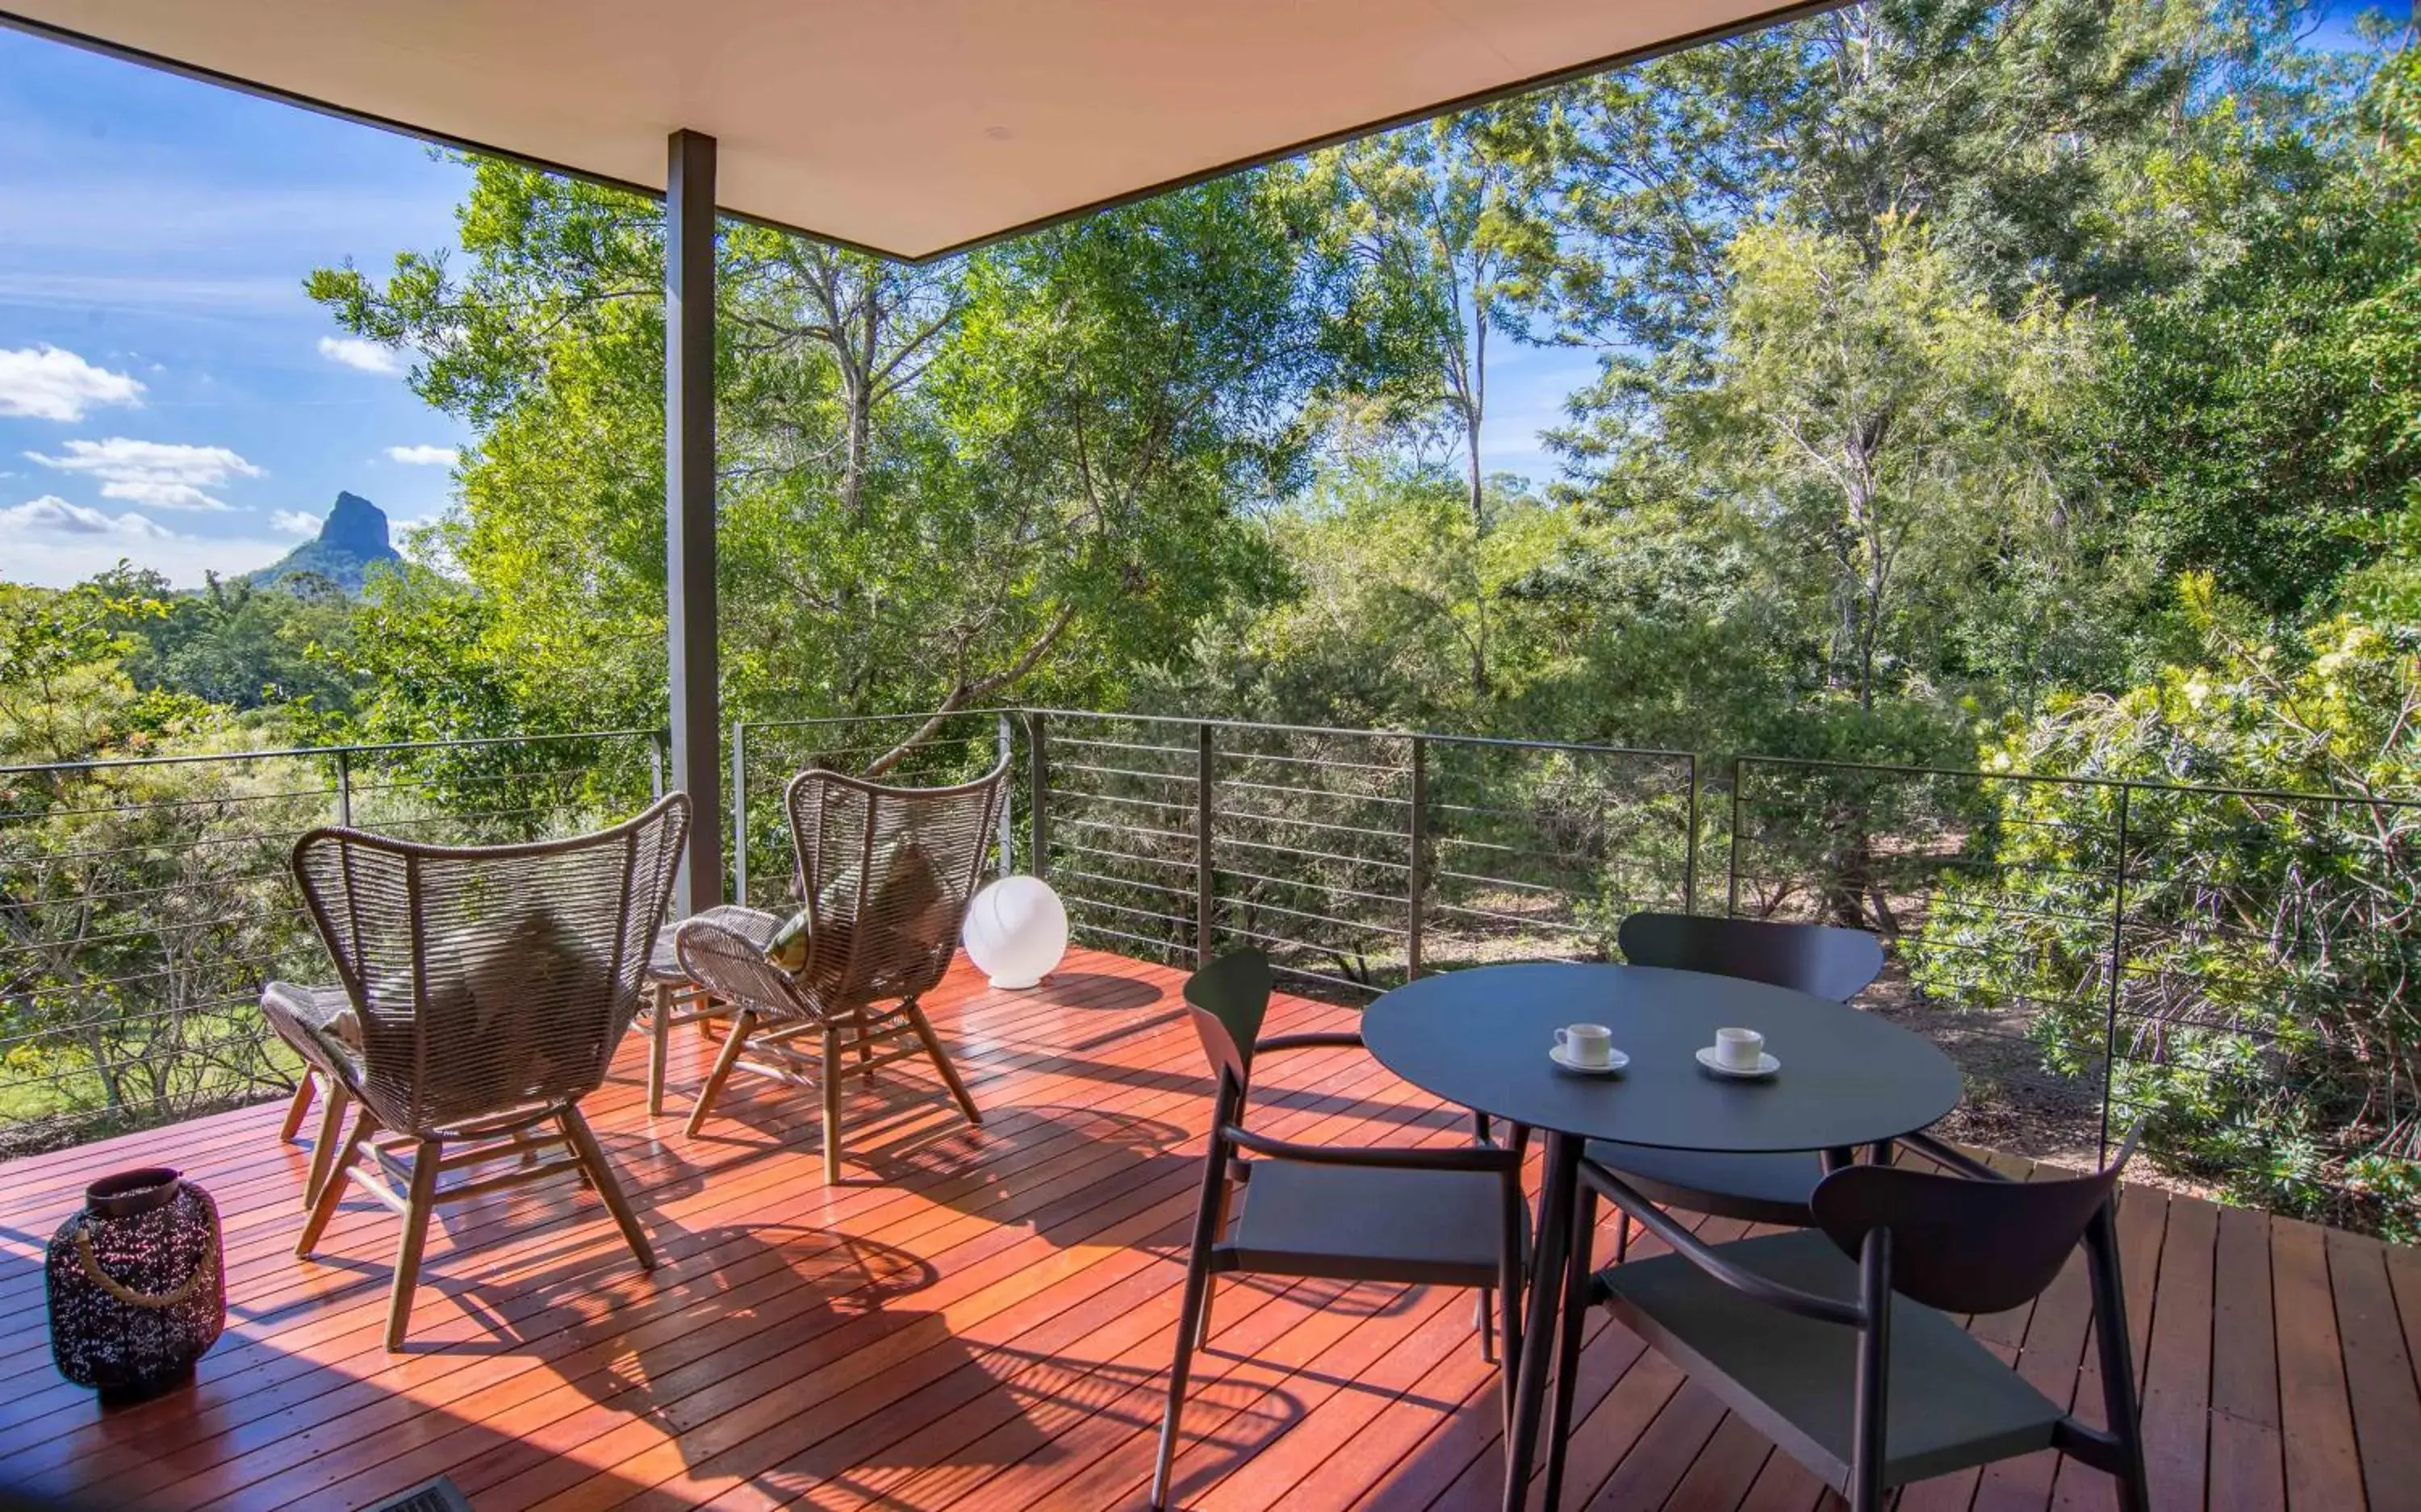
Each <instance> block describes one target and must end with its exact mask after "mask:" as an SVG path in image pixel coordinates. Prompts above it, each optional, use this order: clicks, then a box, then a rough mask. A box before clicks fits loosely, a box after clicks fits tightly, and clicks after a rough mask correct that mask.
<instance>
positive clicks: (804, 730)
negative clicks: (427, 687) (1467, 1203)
mask: <svg viewBox="0 0 2421 1512" xmlns="http://www.w3.org/2000/svg"><path fill="white" fill-rule="evenodd" d="M727 740H728V746H727V750H726V756H727V758H728V762H729V767H728V772H729V785H730V809H729V812H728V814H727V816H726V823H727V825H728V826H729V828H730V831H731V833H732V834H733V835H734V836H735V841H734V843H733V845H732V847H731V850H730V857H731V860H730V875H729V877H728V879H727V881H728V882H729V892H730V896H734V897H735V898H739V899H742V900H744V901H747V902H749V903H752V904H754V905H755V906H758V907H759V908H765V909H769V910H787V909H789V908H792V907H795V906H796V904H795V900H794V893H795V886H794V883H793V879H792V871H793V865H794V863H793V860H792V856H791V846H790V836H789V826H788V818H787V816H786V815H785V814H784V812H783V804H782V794H783V789H784V787H786V786H787V784H788V782H789V779H790V777H791V776H793V775H794V774H795V773H797V772H800V771H803V770H805V769H808V768H811V767H826V768H832V769H836V770H840V771H845V772H853V773H858V774H864V773H867V772H869V771H872V770H875V769H877V768H880V769H881V773H882V777H883V778H884V780H887V781H893V782H898V783H902V784H906V785H912V786H913V785H926V784H934V783H947V782H956V781H962V780H965V779H967V778H969V777H973V776H975V775H977V774H979V773H980V772H984V771H987V770H989V769H990V768H991V767H992V766H993V765H994V764H996V763H998V762H1000V761H1002V760H1003V759H1007V761H1008V762H1009V763H1010V765H1011V768H1012V786H1011V796H1010V800H1009V802H1008V803H1007V804H1006V805H1004V809H1003V814H1002V819H1001V833H1000V835H999V837H998V842H997V865H998V867H999V869H1000V870H1001V871H1002V872H1004V873H1006V872H1008V871H1011V870H1023V871H1030V872H1034V873H1036V874H1039V875H1040V876H1043V877H1045V878H1046V879H1048V880H1049V881H1051V882H1052V883H1053V884H1054V887H1056V888H1057V890H1058V891H1059V893H1060V895H1061V896H1062V898H1063V899H1064V900H1065V902H1066V904H1067V906H1068V910H1069V914H1070V924H1071V927H1072V929H1073V932H1074V934H1075V936H1076V938H1077V939H1078V940H1079V941H1081V942H1083V943H1088V944H1092V945H1095V946H1098V947H1100V948H1102V949H1105V950H1109V951H1112V952H1115V953H1117V954H1121V955H1127V956H1132V957H1136V958H1139V959H1149V960H1155V961H1162V962H1166V963H1169V964H1174V965H1179V966H1192V965H1194V964H1195V963H1197V962H1199V961H1201V960H1203V959H1208V958H1209V957H1211V956H1213V955H1216V954H1218V953H1220V952H1221V951H1224V950H1226V949H1229V948H1232V947H1234V946H1237V945H1242V944H1253V945H1257V946H1259V947H1261V948H1262V949H1264V950H1266V951H1267V952H1269V954H1270V955H1271V958H1272V959H1273V962H1274V963H1275V964H1276V965H1277V967H1278V968H1279V970H1280V972H1281V973H1282V974H1283V975H1284V977H1285V978H1286V980H1287V982H1288V985H1289V987H1290V988H1291V989H1292V990H1297V991H1301V992H1305V993H1309V994H1312V995H1317V996H1323V997H1328V998H1331V999H1334V1000H1335V1001H1340V1002H1367V1000H1369V999H1370V998H1371V997H1372V996H1374V995H1375V994H1377V993H1378V992H1381V991H1383V990H1386V989H1387V988H1389V987H1392V986H1396V985H1398V984H1400V983H1402V982H1405V981H1408V980H1410V979H1412V978H1414V977H1415V976H1418V975H1421V974H1426V973H1430V972H1436V971H1446V970H1455V969H1459V968H1462V967H1468V966H1474V965H1479V964H1484V963H1487V962H1490V961H1500V960H1513V959H1612V958H1613V957H1614V956H1615V955H1616V949H1615V943H1614V938H1615V932H1616V929H1617V927H1618V925H1619V924H1620V921H1621V920H1622V918H1623V917H1624V916H1625V915H1627V914H1628V913H1630V912H1634V911H1637V910H1641V909H1674V910H1683V911H1701V912H1728V913H1732V914H1737V915H1743V916H1754V917H1768V918H1786V919H1790V918H1795V919H1806V920H1818V921H1823V922H1832V923H1841V924H1851V925H1855V926H1857V927H1865V928H1869V929H1872V930H1874V931H1875V932H1877V933H1878V934H1879V935H1881V936H1882V938H1883V939H1884V940H1885V942H1886V944H1887V947H1888V954H1889V964H1888V966H1887V968H1886V971H1885V974H1884V976H1883V978H1882V981H1881V982H1879V983H1878V984H1877V985H1876V986H1875V988H1873V989H1872V990H1869V991H1868V992H1867V994H1865V995H1864V996H1863V997H1862V998H1861V1000H1860V1001H1861V1003H1862V1005H1866V1006H1867V1007H1869V1008H1871V1009H1872V1010H1873V1011H1877V1012H1881V1013H1884V1014H1887V1015H1890V1016H1892V1017H1893V1018H1895V1019H1896V1020H1898V1021H1901V1022H1903V1023H1905V1024H1908V1025H1909V1026H1910V1027H1912V1028H1913V1029H1916V1030H1917V1031H1918V1032H1920V1033H1923V1034H1926V1035H1928V1036H1929V1037H1932V1038H1933V1039H1934V1040H1935V1041H1936V1042H1937V1043H1939V1044H1941V1045H1942V1046H1943V1047H1944V1048H1945V1050H1946V1051H1947V1052H1949V1053H1950V1054H1951V1055H1952V1056H1953V1057H1954V1059H1956V1060H1957V1061H1958V1063H1959V1064H1960V1068H1961V1069H1962V1070H1963V1072H1964V1073H1965V1075H1966V1079H1967V1084H1968V1097H1967V1099H1966V1102H1965V1105H1964V1107H1963V1108H1962V1110H1961V1112H1960V1115H1958V1117H1959V1119H1960V1128H1959V1129H1957V1130H1953V1132H1955V1133H1958V1134H1960V1135H1961V1136H1962V1137H1967V1138H1971V1139H1973V1140H1975V1141H1976V1142H1977V1143H1980V1144H1985V1145H1990V1146H1995V1147H2000V1148H2005V1149H2009V1150H2012V1151H2014V1152H2016V1153H2023V1154H2031V1155H2036V1156H2039V1157H2048V1158H2053V1159H2059V1158H2063V1157H2067V1158H2072V1159H2076V1160H2090V1159H2091V1158H2092V1157H2093V1156H2094V1155H2095V1154H2096V1153H2097V1152H2098V1151H2099V1150H2101V1149H2102V1148H2106V1147H2107V1146H2108V1144H2109V1143H2111V1142H2112V1141H2113V1140H2114V1139H2115V1137H2116V1134H2117V1133H2118V1132H2120V1131H2123V1130H2124V1129H2125V1128H2126V1127H2128V1126H2129V1125H2130V1124H2132V1122H2134V1121H2135V1120H2136V1119H2137V1118H2139V1117H2146V1118H2149V1119H2150V1120H2151V1128H2152V1130H2153V1137H2152V1142H2151V1147H2152V1148H2153V1149H2154V1151H2155V1152H2156V1153H2158V1154H2159V1155H2160V1156H2161V1157H2162V1158H2163V1160H2164V1161H2166V1162H2167V1163H2168V1165H2169V1166H2170V1168H2171V1169H2173V1170H2175V1171H2178V1172H2180V1173H2182V1174H2184V1175H2186V1176H2188V1177H2199V1178H2202V1179H2205V1180H2207V1181H2209V1182H2210V1183H2212V1184H2215V1185H2222V1186H2227V1187H2231V1188H2233V1189H2234V1190H2236V1191H2238V1192H2240V1193H2243V1194H2247V1195H2251V1196H2255V1197H2258V1198H2259V1199H2260V1200H2262V1201H2264V1202H2265V1203H2267V1204H2268V1205H2270V1206H2273V1207H2277V1208H2285V1209H2289V1210H2295V1211H2302V1212H2308V1213H2311V1214H2313V1215H2315V1216H2323V1217H2327V1218H2330V1219H2332V1220H2333V1221H2336V1222H2340V1223H2351V1224H2357V1225H2358V1226H2366V1227H2391V1228H2392V1227H2396V1226H2398V1224H2399V1223H2401V1224H2403V1226H2404V1227H2407V1228H2410V1227H2413V1226H2415V1225H2414V1224H2413V1222H2412V1221H2411V1219H2410V1218H2409V1216H2408V1218H2406V1219H2404V1220H2398V1219H2397V1218H2395V1217H2394V1216H2393V1214H2392V1212H2391V1211H2390V1209H2391V1208H2394V1207H2395V1205H2397V1204H2399V1203H2401V1204H2403V1205H2405V1207H2406V1208H2413V1207H2414V1206H2415V1205H2416V1204H2421V1177H2415V1176H2414V1175H2413V1172H2414V1171H2415V1170H2416V1169H2421V1167H2416V1164H2415V1161H2414V1154H2415V1146H2416V1142H2421V1091H2417V1090H2416V1080H2415V1069H2414V1067H2415V1056H2416V1054H2421V1026H2416V1024H2415V1022H2414V1015H2413V1009H2412V1007H2411V1005H2410V1002H2409V993H2408V984H2410V983H2411V982H2412V981H2413V979H2414V974H2415V968H2416V967H2421V927H2415V926H2416V923H2421V886H2416V879H2415V876H2414V854H2415V850H2416V849H2421V802H2416V801H2413V800H2407V799H2399V798H2380V797H2372V796H2368V795H2360V794H2304V793H2289V792H2274V791H2264V790H2257V789H2241V788H2226V787H2195V786H2191V785H2184V784H2177V783H2160V782H2143V781H2132V780H2124V779H2119V778H2115V777H2101V776H2043V775H2031V774H2023V773H2012V772H1971V771H1951V770H1936V769H1929V768H1914V767H1888V766H1871V765H1859V764H1854V763H1841V762H1827V761H1817V760H1802V759H1795V758H1783V757H1769V756H1739V757H1734V758H1730V759H1728V760H1726V762H1724V763H1722V764H1721V765H1719V766H1713V767H1709V766H1707V765H1706V764H1704V763H1702V761H1701V760H1700V759H1699V758H1697V757H1695V756H1691V755H1690V754H1688V753H1686V752H1676V751H1661V750H1641V749H1632V748H1626V747H1620V746H1615V745H1606V744H1590V743H1585V742H1574V741H1553V740H1514V739H1504V738H1492V737H1473V736H1461V735H1452V734H1443V733H1431V732H1415V731H1389V730H1355V729H1333V728H1323V727H1317V726H1302V725H1271V724H1257V723H1252V722H1246V721H1227V720H1206V719H1198V718H1186V717H1180V716H1174V715H1161V714H1151V713H1136V712H1127V713H1108V712H1101V711H1093V710H1076V709H974V710H965V711H960V712H953V713H951V714H949V715H947V716H946V717H944V718H941V719H938V720H936V719H934V718H933V717H932V716H930V715H925V714H900V715H870V716H860V717H850V718H832V719H818V720H795V721H778V722H758V721H745V722H738V723H735V724H734V725H732V726H731V727H730V729H729V730H728V732H727ZM664 784H665V760H664V740H663V737H662V736H661V734H659V733H658V732H654V731H646V730H616V731H601V732H586V733H578V734H570V735H550V736H529V737H508V738H499V739H489V740H462V741H420V742H405V743H398V744H390V745H376V746H368V745H365V746H325V747H309V748H297V749H290V750H273V751H268V750H264V751H244V750H227V751H219V752H207V753H194V754H188V755H180V756H161V757H138V758H130V759H124V760H112V761H94V762H84V763H74V764H70V765H65V766H53V767H16V768H6V769H0V1152H4V1151H13V1150H23V1149H29V1148H34V1147H39V1146H45V1145H51V1144H57V1143H63V1142H68V1141H71V1140H73V1139H78V1138H85V1137H92V1136H95V1135H98V1134H101V1133H104V1132H109V1131H114V1130H122V1129H131V1128H137V1127H142V1126H145V1125H147V1124H153V1123H160V1122H166V1121H171V1120H174V1119H177V1118H180V1117H185V1116H189V1115H193V1114H195V1113H198V1112H201V1111H205V1110H207V1109H209V1108H213V1107H218V1106H224V1105H227V1104H229V1103H232V1102H236V1101H242V1100H244V1099H249V1098H257V1097H259V1096H263V1095H266V1094H268V1093H270V1092H273V1091H275V1090H277V1089H279V1088H281V1087H282V1086H284V1085H286V1084H288V1083H287V1078H288V1077H289V1075H290V1074H291V1070H292V1068H290V1067H289V1066H287V1065H285V1064H284V1063H283V1058H282V1056H283V1052H282V1051H281V1050H280V1049H279V1048H278V1047H277V1046H276V1045H275V1043H274V1042H273V1040H272V1039H271V1038H270V1037H267V1036H266V1035H265V1034H264V1033H263V1032H262V1030H261V1029H260V1026H259V1023H258V1018H257V1015H256V1014H255V1012H254V1003H255V1001H256V1000H257V998H258V991H259V988H260V985H261V984H262V983H263V982H265V981H267V980H268V979H270V978H272V977H274V976H278V975H287V976H301V977H304V978H305V979H317V978H323V977H324V975H325V968H324V965H323V963H322V962H321V960H320V949H319V946H318V943H317V942H316V941H315V940H314V939H313V938H312V937H311V935H310V932H309V929H308V927H307V921H306V920H305V917H304V916H303V914H302V912H301V911H300V909H299V908H298V906H297V903H296V899H295V898H294V896H293V895H292V889H291V884H290V882H289V880H288V878H287V875H286V870H285V865H284V859H285V852H286V850H287V848H288V847H289V845H290V844H291V842H292V840H293V837H294V836H295V835H296V834H299V833H301V831H303V830H304V829H306V828H308V827H310V826H311V825H314V824H318V823H324V822H332V821H334V822H351V823H354V824H358V825H361V826H363V827H366V828H371V829H378V830H383V831H388V832H392V833H398V834H407V835H411V836H414V837H416V838H426V839H437V840H446V841H453V842H458V843H478V842H492V841H503V840H514V839H524V838H533V837H538V836H541V835H552V834H569V833H574V832H576V831H578V830H581V829H586V828H594V827H597V826H599V825H601V824H603V823H606V822H609V821H611V820H613V819H616V818H623V817H626V816H627V815H628V814H630V813H632V812H634V811H635V810H636V809H637V808H638V807H640V806H642V805H643V804H644V803H646V802H647V801H648V798H649V797H650V796H652V795H653V794H656V793H659V792H661V791H662V790H663V789H664ZM2399 1182H2400V1183H2402V1184H2401V1185H2399Z"/></svg>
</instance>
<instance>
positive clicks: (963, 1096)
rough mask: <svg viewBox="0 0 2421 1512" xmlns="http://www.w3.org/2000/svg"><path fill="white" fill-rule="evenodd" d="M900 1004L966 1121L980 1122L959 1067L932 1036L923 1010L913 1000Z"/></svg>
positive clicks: (931, 1029) (980, 1118)
mask: <svg viewBox="0 0 2421 1512" xmlns="http://www.w3.org/2000/svg"><path fill="white" fill-rule="evenodd" d="M900 1006H901V1007H903V1008H905V1009H906V1010H907V1013H908V1022H909V1023H910V1024H911V1025H912V1026H913V1027H914V1029H915V1031H916V1037H917V1038H918V1039H921V1040H923V1041H924V1042H925V1053H926V1054H928V1055H930V1056H931V1057H933V1068H934V1069H936V1070H938V1071H940V1072H941V1073H942V1080H943V1081H945V1082H947V1083H949V1084H950V1096H952V1097H954V1098H956V1099H959V1106H960V1107H961V1109H963V1110H964V1111H965V1113H966V1115H967V1122H969V1123H971V1124H979V1123H982V1122H983V1115H982V1114H980V1113H977V1112H976V1099H974V1098H973V1097H970V1096H969V1095H968V1093H967V1084H966V1083H964V1082H961V1081H960V1080H959V1068H957V1067H955V1066H953V1065H951V1064H950V1056H949V1052H947V1051H945V1050H944V1049H943V1048H942V1042H941V1040H940V1039H938V1038H936V1037H934V1035H933V1025H932V1022H931V1021H929V1020H928V1019H927V1018H926V1017H925V1010H924V1009H923V1008H920V1007H918V1006H917V1005H915V1003H914V1001H911V1002H908V1003H903V1004H901V1005H900Z"/></svg>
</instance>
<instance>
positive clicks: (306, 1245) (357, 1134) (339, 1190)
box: [294, 1103, 378, 1259]
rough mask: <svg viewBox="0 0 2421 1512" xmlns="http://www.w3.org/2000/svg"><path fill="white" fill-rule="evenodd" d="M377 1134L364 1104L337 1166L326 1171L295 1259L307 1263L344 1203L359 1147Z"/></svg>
mask: <svg viewBox="0 0 2421 1512" xmlns="http://www.w3.org/2000/svg"><path fill="white" fill-rule="evenodd" d="M377 1131H378V1120H377V1119H376V1118H375V1117H373V1116H371V1115H370V1110H369V1105H368V1104H367V1103H365V1104H363V1105H362V1107H361V1108H360V1109H359V1111H357V1112H356V1113H355V1114H354V1115H353V1131H352V1132H351V1134H349V1135H347V1136H346V1138H345V1147H344V1149H343V1150H341V1151H340V1152H338V1154H337V1156H336V1163H335V1164H334V1165H332V1166H330V1167H329V1168H328V1178H327V1179H326V1180H325V1181H322V1182H320V1195H319V1197H318V1199H317V1200H315V1201H314V1202H313V1203H312V1204H311V1216H310V1217H308V1218H306V1219H305V1220H303V1236H302V1238H300V1239H296V1240H295V1241H294V1253H295V1255H297V1256H299V1257H301V1258H304V1259H308V1258H309V1257H310V1255H311V1248H312V1246H313V1245H315V1244H318V1243H319V1242H320V1235H321V1234H323V1233H325V1232H326V1231H327V1228H328V1220H329V1219H331V1218H334V1217H335V1216H336V1208H337V1207H338V1206H339V1205H340V1204H342V1203H343V1202H344V1200H345V1182H346V1180H347V1179H348V1178H349V1177H350V1176H351V1171H352V1169H353V1162H354V1161H358V1160H360V1159H361V1158H362V1146H366V1145H367V1144H368V1143H369V1142H370V1135H372V1134H374V1133H376V1132H377Z"/></svg>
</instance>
